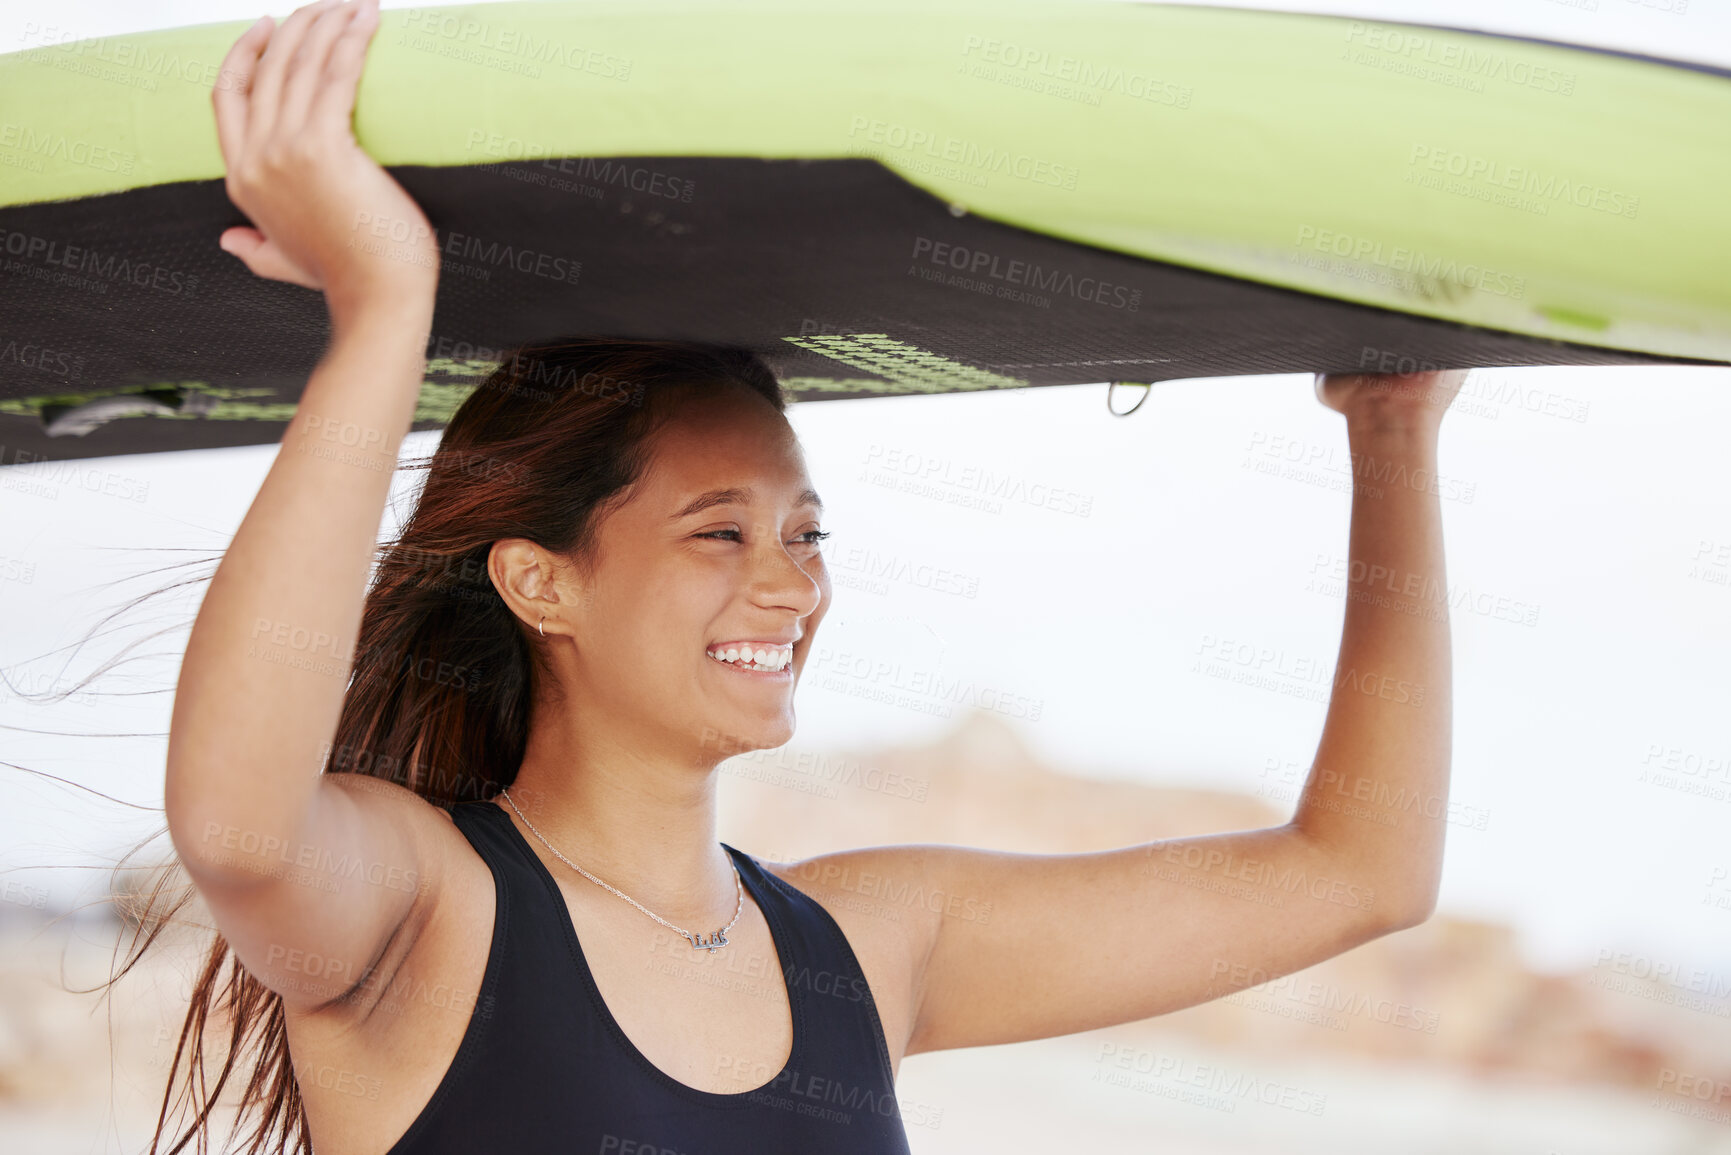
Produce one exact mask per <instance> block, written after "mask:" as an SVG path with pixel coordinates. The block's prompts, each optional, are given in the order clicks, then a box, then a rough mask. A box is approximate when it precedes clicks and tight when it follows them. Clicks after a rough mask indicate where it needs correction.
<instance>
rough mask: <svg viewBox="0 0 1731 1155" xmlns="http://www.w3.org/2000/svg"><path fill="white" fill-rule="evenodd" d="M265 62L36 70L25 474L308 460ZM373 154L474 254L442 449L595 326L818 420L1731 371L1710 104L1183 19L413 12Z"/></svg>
mask: <svg viewBox="0 0 1731 1155" xmlns="http://www.w3.org/2000/svg"><path fill="white" fill-rule="evenodd" d="M242 27H243V26H242V25H238V24H235V25H208V26H199V27H194V28H184V29H173V30H169V31H166V32H161V33H150V34H144V35H140V36H135V37H125V38H119V39H118V40H113V41H100V42H96V41H84V42H78V43H75V44H59V45H44V46H41V47H37V48H34V49H31V50H30V51H27V52H23V53H14V54H11V55H9V56H3V57H0V105H4V106H5V107H6V108H7V109H8V115H9V117H10V118H11V120H12V123H9V124H7V125H4V126H0V162H4V163H0V260H3V261H4V264H3V265H0V270H3V271H4V273H5V274H6V275H4V276H0V445H3V446H4V455H3V457H0V461H3V462H5V463H12V462H18V461H31V460H52V459H59V458H77V457H95V456H105V455H111V454H121V453H139V452H157V451H170V450H176V449H192V448H204V447H213V446H223V445H242V444H259V443H267V442H273V441H276V440H278V439H279V438H280V436H281V432H282V428H283V425H284V423H285V422H286V421H287V420H288V418H289V417H290V415H292V413H293V410H294V406H295V402H296V399H297V398H298V397H299V395H300V391H301V389H302V388H303V387H304V385H305V382H306V378H307V375H308V373H309V372H310V371H311V369H312V368H313V366H314V364H315V363H316V361H317V359H318V357H319V355H320V354H321V353H322V351H323V349H324V346H325V342H326V339H327V336H328V333H327V326H326V318H325V310H324V305H323V301H322V299H321V298H320V297H319V295H318V294H316V293H313V292H311V291H308V290H304V289H301V288H298V287H295V286H291V285H285V284H281V283H276V282H269V281H264V280H260V279H259V278H256V277H254V276H253V275H252V274H251V273H250V272H248V271H247V270H246V268H245V267H244V265H242V264H241V263H240V262H239V261H238V260H237V259H235V258H234V257H231V256H229V255H228V254H227V253H224V252H222V251H221V250H220V249H219V248H218V247H217V245H216V238H217V236H218V235H219V234H220V233H221V231H222V230H223V229H224V228H227V227H230V226H232V225H237V224H244V223H246V221H245V218H244V216H243V215H242V214H241V213H240V212H239V211H238V210H236V209H235V208H234V206H233V205H232V204H230V203H229V201H228V199H227V196H226V194H225V192H224V189H223V184H222V180H221V175H222V171H223V170H222V160H221V155H220V152H219V151H218V150H217V149H216V144H215V135H214V127H213V124H212V119H211V116H210V111H209V89H210V83H211V78H212V77H213V75H214V71H215V68H214V66H215V65H216V64H217V63H219V62H220V61H221V59H222V56H223V54H224V52H226V50H227V46H228V45H229V44H230V43H231V42H232V41H233V39H234V37H235V36H236V35H238V34H239V32H240V31H241V30H242ZM1367 54H1368V55H1367ZM200 76H202V77H203V81H202V85H201V83H200V80H199V78H200ZM147 81H149V82H152V83H150V84H146V83H145V82H147ZM14 110H17V111H14ZM355 123H356V133H357V138H358V139H359V140H360V142H361V143H362V145H363V147H366V148H367V150H368V151H369V153H370V154H371V155H373V156H374V157H375V158H377V159H378V160H380V162H381V163H383V164H385V165H386V166H387V167H388V168H389V169H390V171H391V172H392V173H393V174H394V175H395V176H396V177H397V179H398V180H399V181H400V182H401V183H402V184H403V185H404V187H405V188H406V189H407V190H408V191H409V192H410V193H411V195H413V196H414V198H415V200H416V201H417V202H418V203H419V204H420V205H421V206H422V207H423V208H424V209H425V211H426V213H427V216H428V218H429V220H431V221H432V223H433V225H434V226H435V229H436V232H437V239H438V242H439V245H440V248H441V252H442V258H441V259H442V270H443V271H442V276H441V285H440V290H439V299H438V307H437V311H436V314H435V318H434V324H433V334H432V340H431V342H430V344H429V347H428V350H427V352H428V357H429V362H428V373H427V379H426V384H425V385H424V387H423V390H422V396H421V404H420V406H419V408H418V410H417V413H416V421H415V428H417V429H433V428H438V427H439V426H441V425H443V424H444V422H445V421H446V420H448V418H449V415H450V413H451V412H452V411H454V409H455V407H456V406H457V405H458V404H460V403H461V400H462V399H463V398H464V397H465V396H467V394H468V392H469V391H470V390H472V389H473V387H474V385H475V384H476V382H477V381H478V380H479V378H480V376H481V375H482V374H484V373H485V372H486V371H487V370H488V369H489V368H490V367H491V366H492V364H494V363H496V361H497V360H498V359H499V357H500V356H501V354H502V352H503V351H504V350H506V349H508V348H509V347H511V346H512V345H515V344H517V343H519V342H526V341H533V340H543V339H547V338H551V337H557V336H562V335H572V334H580V333H588V334H599V335H609V336H618V337H663V338H665V337H672V338H681V339H689V340H701V341H709V342H717V343H723V344H730V345H738V346H743V347H746V348H750V349H753V350H755V351H757V352H759V353H760V354H762V355H763V356H764V357H765V358H766V360H768V362H769V363H770V365H771V366H772V367H773V368H774V369H775V370H776V373H777V375H778V376H779V377H780V378H781V379H782V381H783V384H784V387H785V388H786V389H787V390H788V393H789V396H790V397H791V398H794V399H798V400H806V401H809V400H822V399H829V398H843V397H867V396H883V395H899V394H907V393H930V392H951V391H963V390H976V389H996V388H1021V387H1025V386H1039V385H1052V384H1073V383H1082V382H1094V381H1112V380H1117V381H1135V382H1149V381H1159V380H1168V379H1174V378H1194V377H1218V376H1231V375H1239V374H1260V373H1282V372H1307V371H1322V370H1350V369H1377V370H1390V369H1400V370H1410V369H1413V368H1422V367H1468V366H1492V365H1508V366H1514V365H1551V364H1580V365H1594V364H1601V365H1610V364H1640V363H1676V362H1707V363H1724V362H1726V361H1731V285H1728V281H1727V278H1725V277H1723V275H1722V269H1723V267H1724V266H1723V259H1724V257H1725V255H1727V254H1731V226H1728V225H1727V223H1726V221H1725V219H1724V215H1723V213H1722V212H1721V211H1720V201H1719V198H1720V193H1719V192H1716V191H1715V190H1716V189H1717V190H1723V189H1724V188H1726V187H1731V80H1727V79H1726V78H1725V77H1722V76H1719V75H1715V74H1713V73H1712V72H1711V71H1707V70H1698V69H1689V68H1682V67H1671V66H1668V65H1666V64H1663V63H1657V62H1651V61H1642V60H1632V59H1626V58H1621V57H1617V56H1614V55H1610V54H1604V53H1596V52H1590V51H1584V50H1574V49H1568V48H1563V47H1559V46H1552V45H1542V44H1534V43H1531V42H1525V41H1515V40H1504V39H1500V38H1496V37H1488V36H1481V35H1474V34H1468V33H1458V32H1447V31H1443V30H1436V29H1419V28H1413V27H1411V26H1400V25H1378V24H1368V23H1364V22H1357V21H1347V20H1337V19H1332V18H1324V17H1304V16H1290V15H1278V14H1271V13H1258V12H1245V11H1238V10H1221V9H1187V8H1177V7H1165V6H1159V5H1128V4H1103V5H1099V6H1092V5H1073V4H1068V3H1063V4H1058V3H1043V4H1011V5H993V6H991V7H990V8H983V7H979V6H976V5H973V4H966V5H942V6H936V7H924V6H922V7H920V8H918V9H907V10H905V11H901V10H897V11H896V12H890V11H889V10H888V9H887V8H886V6H885V5H881V4H878V5H871V6H869V7H866V6H859V5H853V4H835V5H822V4H819V5H811V4H801V5H799V6H797V7H790V6H783V5H761V4H753V5H749V6H741V7H729V8H728V9H726V10H725V11H721V10H718V9H716V8H714V7H697V8H690V9H683V10H679V9H675V8H672V7H670V6H668V5H665V4H657V5H648V4H640V5H633V6H631V7H629V8H624V7H621V6H619V5H617V4H549V3H538V2H537V3H524V4H501V5H488V6H484V7H473V8H458V9H444V10H416V11H395V12H386V13H384V14H383V23H382V26H381V28H380V31H379V33H378V34H377V35H376V37H375V41H374V45H373V48H372V50H371V55H370V57H369V63H368V69H367V72H366V74H365V76H364V78H363V81H362V86H361V91H360V97H359V100H358V102H357V111H356V118H355ZM123 169H124V171H121V170H123ZM1455 169H1459V172H1458V173H1456V172H1455V171H1454V170H1455ZM369 227H373V228H376V227H379V225H378V222H356V223H355V226H354V231H355V233H356V236H357V239H358V240H360V241H361V242H362V243H364V242H365V240H366V237H367V235H368V231H369ZM386 227H388V226H386ZM15 249H16V250H18V251H16V252H15V251H14V250H15Z"/></svg>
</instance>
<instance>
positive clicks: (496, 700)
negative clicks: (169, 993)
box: [105, 338, 786, 1155]
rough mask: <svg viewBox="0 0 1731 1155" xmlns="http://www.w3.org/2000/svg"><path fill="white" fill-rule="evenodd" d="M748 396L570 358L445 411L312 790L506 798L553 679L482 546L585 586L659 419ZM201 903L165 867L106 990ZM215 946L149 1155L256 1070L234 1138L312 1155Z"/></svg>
mask: <svg viewBox="0 0 1731 1155" xmlns="http://www.w3.org/2000/svg"><path fill="white" fill-rule="evenodd" d="M741 386H743V387H744V388H746V389H749V390H751V391H752V392H755V393H756V394H758V395H759V396H761V397H763V398H764V399H765V400H767V401H769V402H770V404H772V405H774V406H775V408H776V410H777V411H778V412H785V409H786V404H785V399H784V397H783V394H782V390H781V386H780V384H779V383H778V382H777V381H776V379H775V376H774V374H773V373H772V372H771V371H770V369H769V368H768V366H767V365H765V364H764V363H763V362H762V361H761V360H760V359H759V358H758V357H757V356H755V355H754V354H752V353H750V352H748V351H745V350H740V349H731V348H726V347H720V346H709V345H700V344H694V343H689V342H675V341H641V340H613V339H606V338H578V339H571V340H562V341H556V342H547V343H543V344H535V345H525V346H522V347H519V348H518V349H516V350H513V351H512V352H511V353H510V354H509V355H507V356H506V357H505V359H504V360H503V361H502V362H501V363H500V364H499V366H498V368H496V369H495V370H493V371H492V372H491V373H490V374H489V375H488V376H487V377H486V378H485V379H484V380H483V381H482V382H481V383H480V384H479V386H477V388H476V389H475V391H474V392H473V393H472V394H470V396H469V397H468V398H467V399H466V400H465V401H464V402H463V404H462V405H461V406H460V407H459V408H458V409H457V411H456V413H455V414H454V416H453V417H452V419H451V421H450V423H449V424H448V425H447V426H446V428H445V431H444V435H443V437H442V439H441V441H440V442H439V446H438V448H437V450H436V451H435V452H434V453H433V454H432V455H431V456H430V457H428V458H424V459H416V460H415V461H414V462H413V463H412V464H409V465H408V467H409V468H422V467H424V468H425V469H426V479H425V483H424V484H423V486H422V488H421V490H420V493H419V494H418V496H417V497H416V498H415V504H414V507H413V511H412V513H411V514H410V516H409V517H408V518H407V519H406V520H405V522H404V523H403V526H402V529H401V531H400V532H399V533H398V534H397V535H396V536H395V537H393V538H392V539H391V540H390V541H388V542H386V543H385V544H382V545H380V546H379V557H378V559H377V566H376V569H375V571H374V574H373V578H372V580H371V582H370V584H369V587H368V590H367V594H366V601H365V606H364V609H363V611H362V616H361V624H360V630H359V637H358V639H357V641H356V652H355V656H354V659H353V665H352V668H351V677H350V680H349V684H348V688H347V690H346V692H345V695H344V698H343V704H342V710H341V713H340V715H339V720H338V722H337V728H336V732H335V734H334V735H333V737H332V741H331V744H330V747H329V749H328V750H327V751H326V762H325V766H324V772H325V773H329V774H335V773H351V774H365V775H370V776H372V777H376V778H384V779H388V780H389V781H392V782H395V783H397V784H399V785H401V786H404V787H407V788H408V789H410V790H413V791H414V792H415V793H417V794H419V795H420V796H421V797H423V798H425V799H427V801H429V802H431V803H433V804H434V805H436V806H440V807H445V808H449V807H450V806H452V805H455V804H456V803H459V802H464V801H470V800H476V799H484V798H490V797H492V796H493V795H494V794H495V793H497V792H498V790H499V789H500V788H502V787H507V786H509V785H510V784H511V781H512V779H513V778H515V776H516V773H517V768H518V766H519V765H520V764H521V762H522V758H523V752H524V750H525V748H526V746H527V741H528V717H529V705H530V703H531V702H532V701H533V699H534V693H535V690H536V688H537V685H538V680H539V679H540V678H543V677H546V676H547V675H546V671H545V667H544V666H542V665H541V664H540V662H539V657H540V651H539V650H538V649H537V646H536V644H535V630H534V629H533V627H530V626H528V625H526V624H525V623H523V622H522V621H521V620H519V619H518V618H517V616H516V615H515V614H513V613H512V612H511V611H510V610H509V609H508V608H507V607H506V605H505V603H504V601H503V600H502V599H501V598H500V597H499V595H498V593H497V591H496V590H495V589H494V588H493V585H492V582H491V580H490V579H489V578H488V576H487V557H488V552H489V550H490V549H491V547H492V544H493V543H494V542H495V541H497V540H499V539H501V538H506V537H522V538H527V539H529V540H531V541H534V542H536V543H537V544H539V545H541V546H543V547H545V548H546V549H548V550H551V551H553V552H555V553H558V554H561V555H564V556H566V557H567V558H569V559H570V560H571V561H572V562H573V564H576V565H578V566H579V567H580V568H585V569H589V568H592V566H593V564H594V561H595V558H594V545H595V539H596V533H597V530H598V527H599V524H600V521H601V519H602V517H604V516H605V514H606V513H607V512H608V511H609V510H610V509H611V508H613V506H614V504H615V503H617V502H618V501H620V500H622V499H624V498H625V497H627V496H628V495H629V494H628V491H629V488H630V487H631V486H632V485H633V484H634V483H635V482H636V481H637V480H638V479H639V478H640V477H641V476H642V474H643V472H644V470H645V468H646V466H647V465H648V461H649V450H650V447H649V445H648V438H649V437H650V435H651V434H652V433H653V432H654V431H655V430H656V429H658V428H659V427H660V426H661V425H662V424H663V423H664V422H665V421H666V419H667V418H668V417H669V416H670V415H671V412H672V408H671V398H672V396H673V395H674V394H673V389H674V387H691V388H695V389H698V390H703V389H722V388H738V387H741ZM428 663H431V664H433V666H434V667H438V668H442V669H445V670H447V671H460V672H459V673H457V674H456V675H455V676H450V677H420V676H409V672H408V668H407V667H408V666H410V665H412V666H413V667H416V668H419V667H422V666H426V665H427V664H428ZM406 664H407V665H406ZM163 833H166V827H164V830H163ZM160 836H161V835H160V834H158V835H156V836H153V837H160ZM123 861H124V860H123ZM195 897H196V895H195V891H194V889H193V887H192V886H191V884H190V883H189V882H188V881H187V880H186V878H185V876H184V874H183V873H182V872H181V868H180V864H179V862H178V861H177V860H172V859H171V860H170V861H168V862H166V863H163V864H162V865H161V866H159V867H157V868H155V870H154V871H152V872H151V875H150V881H149V882H148V883H146V884H145V885H144V886H142V887H140V888H139V889H138V892H137V897H136V898H135V899H134V900H133V901H132V903H131V905H130V908H124V907H123V909H122V910H121V913H122V916H123V917H124V918H125V920H126V921H127V922H128V923H130V924H131V925H132V928H133V932H132V939H131V943H130V946H129V947H128V952H127V958H126V962H125V964H124V966H122V967H121V968H120V969H119V970H118V971H117V972H116V973H114V974H113V975H112V976H111V977H110V978H109V980H108V982H107V984H105V985H107V986H112V985H113V984H114V983H115V982H117V981H118V980H119V979H120V978H121V977H123V976H124V975H125V974H126V973H127V972H128V971H130V970H131V969H132V967H133V966H134V965H136V964H137V963H138V961H139V960H140V959H141V958H142V957H143V955H144V953H145V952H146V951H147V950H148V949H149V948H150V946H151V945H152V944H153V943H155V942H156V941H157V939H158V937H159V936H160V935H161V934H162V932H163V930H164V929H165V928H166V927H168V926H169V925H171V924H172V923H173V922H174V919H175V916H177V915H178V914H180V912H181V911H182V909H183V908H184V907H186V906H187V904H188V903H190V902H192V901H193V900H194V898H195ZM210 929H211V931H212V933H213V934H214V941H213V942H212V943H211V946H210V950H209V953H208V955H207V956H206V958H205V962H204V966H203V970H202V971H201V972H200V973H199V974H198V976H197V978H196V979H195V980H194V983H193V988H192V996H191V1005H190V1006H189V1008H188V1010H187V1013H186V1018H185V1021H184V1023H183V1024H182V1026H181V1031H180V1036H179V1040H178V1041H177V1043H176V1046H175V1052H174V1060H173V1062H172V1064H171V1065H170V1066H169V1071H168V1078H167V1086H166V1087H165V1090H164V1094H163V1102H162V1108H161V1110H160V1111H159V1113H158V1115H157V1122H156V1131H155V1135H154V1136H153V1138H152V1141H151V1146H150V1155H158V1151H159V1148H160V1147H161V1145H162V1143H163V1141H164V1140H163V1133H164V1130H165V1128H166V1127H167V1125H168V1118H169V1113H170V1110H171V1108H175V1109H176V1111H177V1114H178V1113H179V1112H180V1111H183V1110H184V1109H185V1108H186V1107H187V1106H190V1108H191V1110H192V1112H193V1118H192V1121H191V1122H190V1123H189V1124H187V1126H186V1129H185V1130H184V1131H183V1132H182V1134H181V1135H180V1137H179V1139H178V1140H177V1141H176V1142H175V1143H174V1144H173V1146H171V1147H169V1148H167V1150H166V1152H164V1153H163V1155H174V1153H175V1152H178V1151H180V1150H181V1149H182V1148H184V1147H185V1146H186V1145H187V1143H189V1142H191V1141H193V1140H194V1139H196V1140H197V1144H198V1146H197V1150H198V1151H199V1152H201V1153H202V1152H205V1151H206V1150H207V1149H208V1148H207V1145H208V1133H209V1128H210V1120H211V1115H212V1111H213V1108H214V1107H215V1105H216V1101H217V1098H218V1096H219V1095H220V1094H221V1093H222V1091H223V1089H224V1087H225V1086H226V1085H227V1084H228V1082H229V1078H230V1076H231V1074H233V1073H234V1072H235V1069H236V1064H237V1063H240V1062H242V1061H243V1060H244V1059H245V1057H246V1056H247V1055H249V1054H250V1055H252V1056H253V1061H252V1063H251V1071H250V1074H249V1075H248V1077H247V1082H246V1085H245V1087H244V1090H243V1091H242V1093H241V1098H240V1103H239V1107H238V1110H239V1115H240V1117H241V1118H242V1119H244V1118H245V1117H247V1116H248V1115H249V1114H252V1113H257V1115H258V1119H257V1122H256V1124H255V1125H254V1126H253V1128H252V1131H251V1133H250V1135H249V1137H248V1147H247V1151H248V1153H249V1155H257V1153H258V1152H261V1151H266V1150H275V1151H288V1150H290V1149H291V1147H292V1149H293V1150H294V1151H295V1152H297V1153H300V1155H310V1153H311V1151H312V1145H311V1138H310V1136H309V1135H308V1133H307V1119H306V1110H305V1105H304V1103H303V1101H302V1099H301V1094H300V1088H299V1085H298V1083H297V1082H296V1079H295V1074H294V1069H293V1067H292V1066H291V1064H290V1061H289V1054H288V1042H287V1036H286V1031H285V1025H284V1024H285V1020H284V1012H283V1005H282V999H281V996H279V995H277V994H276V993H275V992H274V991H272V990H270V989H269V988H268V987H266V986H264V984H262V983H260V982H259V981H258V980H257V979H256V978H254V977H253V976H252V975H250V974H249V973H247V971H246V970H245V968H244V967H242V966H241V964H240V962H239V960H238V959H236V958H234V957H233V954H232V952H231V951H230V950H229V946H228V943H227V941H226V940H225V939H224V938H223V936H222V935H221V934H220V933H218V932H215V931H214V928H210ZM207 1030H213V1031H214V1032H216V1033H218V1034H223V1035H226V1036H227V1038H226V1049H225V1054H224V1056H223V1062H222V1066H221V1069H220V1070H219V1071H218V1072H217V1074H216V1077H215V1082H214V1085H212V1084H210V1083H209V1081H208V1079H207V1077H206V1072H205V1066H206V1060H205V1052H204V1036H205V1034H206V1031H207ZM183 1055H184V1056H185V1058H186V1070H185V1073H184V1085H183V1086H181V1088H180V1091H179V1094H178V1096H177V1095H176V1084H177V1081H179V1080H180V1078H181V1074H182V1073H181V1065H182V1063H181V1061H182V1057H183ZM273 1143H274V1144H275V1145H274V1146H273Z"/></svg>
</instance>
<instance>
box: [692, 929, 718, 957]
mask: <svg viewBox="0 0 1731 1155" xmlns="http://www.w3.org/2000/svg"><path fill="white" fill-rule="evenodd" d="M685 937H686V938H688V939H690V940H691V949H692V950H707V951H708V952H709V953H710V954H714V953H715V952H716V951H717V950H718V949H720V948H721V947H724V946H726V945H727V932H726V931H720V930H718V931H716V932H715V933H714V934H712V935H710V936H709V937H708V938H705V937H704V936H702V935H700V934H688V935H686V936H685Z"/></svg>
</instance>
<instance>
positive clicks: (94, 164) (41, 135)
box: [0, 121, 134, 176]
mask: <svg viewBox="0 0 1731 1155" xmlns="http://www.w3.org/2000/svg"><path fill="white" fill-rule="evenodd" d="M0 148H9V149H13V150H16V151H17V152H19V153H22V154H23V155H24V156H26V157H28V158H30V159H32V160H34V161H36V162H37V163H36V164H35V165H34V167H32V168H31V170H30V171H32V172H41V171H42V165H41V163H40V162H41V161H45V160H58V161H64V162H65V163H67V164H75V165H79V166H81V167H84V168H93V169H96V170H97V171H99V172H114V173H119V174H121V175H122V176H130V175H131V174H132V162H133V160H134V157H133V155H132V154H131V153H130V152H127V151H126V150H124V149H118V148H114V147H112V146H111V145H106V144H97V143H93V142H91V141H88V140H80V139H78V138H76V137H70V136H67V135H66V134H65V133H63V132H44V131H39V130H37V129H34V128H32V127H30V126H29V125H27V124H14V123H12V122H11V121H4V122H0ZM13 167H21V166H16V165H15V166H13Z"/></svg>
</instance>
